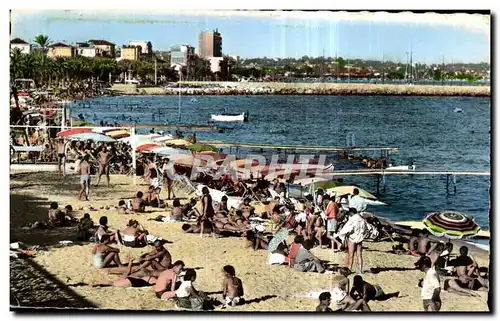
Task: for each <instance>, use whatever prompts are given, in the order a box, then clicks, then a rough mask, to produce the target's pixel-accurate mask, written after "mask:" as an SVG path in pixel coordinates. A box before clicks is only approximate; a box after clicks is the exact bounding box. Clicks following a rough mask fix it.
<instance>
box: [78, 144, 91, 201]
mask: <svg viewBox="0 0 500 321" xmlns="http://www.w3.org/2000/svg"><path fill="white" fill-rule="evenodd" d="M88 160H89V155H88V154H87V155H85V156H83V159H82V161H81V162H80V165H79V166H78V171H77V172H78V173H79V174H80V185H81V187H80V191H79V192H78V200H79V201H81V200H83V196H84V195H85V200H86V201H88V200H89V194H90V164H89V162H88Z"/></svg>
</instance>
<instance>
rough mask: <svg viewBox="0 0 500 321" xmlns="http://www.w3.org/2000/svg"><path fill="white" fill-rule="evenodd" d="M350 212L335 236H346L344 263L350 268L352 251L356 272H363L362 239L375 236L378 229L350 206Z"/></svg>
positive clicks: (352, 260)
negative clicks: (347, 219)
mask: <svg viewBox="0 0 500 321" xmlns="http://www.w3.org/2000/svg"><path fill="white" fill-rule="evenodd" d="M350 212H351V213H352V214H353V215H352V216H351V217H350V218H349V221H347V223H346V224H345V225H344V227H342V229H341V230H340V232H339V233H338V234H336V235H334V237H335V236H340V237H342V238H346V237H347V249H348V251H347V255H346V258H345V265H346V267H348V268H349V269H350V270H352V265H353V263H354V253H356V261H357V264H356V273H357V274H362V273H363V241H364V239H365V238H367V237H372V238H376V237H377V236H378V231H377V230H376V229H375V228H374V227H373V226H372V225H371V224H369V223H368V222H366V221H365V219H364V218H363V217H362V216H361V215H360V214H359V213H358V212H357V211H356V209H355V208H351V209H350Z"/></svg>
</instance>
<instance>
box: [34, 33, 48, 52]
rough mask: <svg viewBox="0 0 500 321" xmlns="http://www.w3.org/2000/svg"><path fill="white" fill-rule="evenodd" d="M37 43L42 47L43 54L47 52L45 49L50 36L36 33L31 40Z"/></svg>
mask: <svg viewBox="0 0 500 321" xmlns="http://www.w3.org/2000/svg"><path fill="white" fill-rule="evenodd" d="M33 41H34V42H35V43H36V44H37V45H39V46H40V48H41V49H42V53H43V56H44V57H45V55H46V54H47V49H48V47H49V45H50V42H51V41H50V38H49V37H48V36H46V35H38V36H36V37H35V40H33Z"/></svg>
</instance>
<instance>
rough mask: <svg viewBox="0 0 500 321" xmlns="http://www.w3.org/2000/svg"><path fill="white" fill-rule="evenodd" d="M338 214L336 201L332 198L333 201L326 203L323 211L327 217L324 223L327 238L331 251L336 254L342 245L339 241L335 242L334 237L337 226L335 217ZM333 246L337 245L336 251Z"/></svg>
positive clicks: (338, 209)
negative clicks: (329, 241)
mask: <svg viewBox="0 0 500 321" xmlns="http://www.w3.org/2000/svg"><path fill="white" fill-rule="evenodd" d="M339 213H340V207H339V205H338V204H337V200H336V199H335V197H334V199H333V200H331V201H330V202H329V203H328V206H327V208H326V211H325V214H326V217H327V221H326V224H327V225H326V230H327V237H328V238H329V239H330V240H331V244H332V250H333V251H334V252H338V251H340V250H341V249H342V244H341V243H340V242H339V241H337V238H336V236H335V233H337V228H338V224H339V223H338V221H337V216H338V215H339ZM335 245H337V249H335Z"/></svg>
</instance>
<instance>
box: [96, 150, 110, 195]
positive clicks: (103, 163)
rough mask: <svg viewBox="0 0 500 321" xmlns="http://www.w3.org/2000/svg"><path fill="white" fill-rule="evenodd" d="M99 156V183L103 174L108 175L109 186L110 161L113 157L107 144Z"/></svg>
mask: <svg viewBox="0 0 500 321" xmlns="http://www.w3.org/2000/svg"><path fill="white" fill-rule="evenodd" d="M98 156H99V177H98V178H97V184H95V185H96V186H97V185H99V182H100V181H101V176H102V175H103V174H104V175H106V180H107V182H108V186H109V161H110V160H111V158H112V157H110V153H109V151H108V150H107V148H106V147H105V146H102V147H101V151H100V152H99V154H98Z"/></svg>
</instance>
